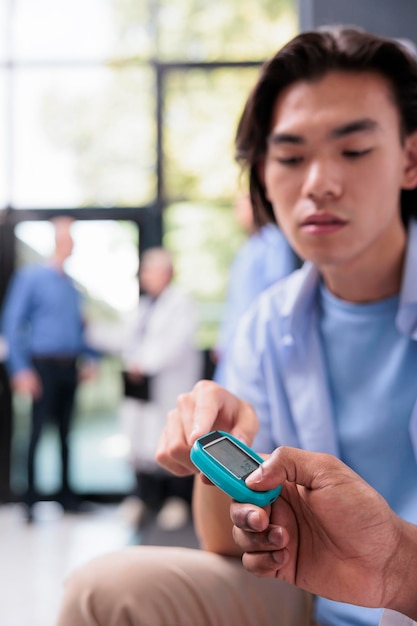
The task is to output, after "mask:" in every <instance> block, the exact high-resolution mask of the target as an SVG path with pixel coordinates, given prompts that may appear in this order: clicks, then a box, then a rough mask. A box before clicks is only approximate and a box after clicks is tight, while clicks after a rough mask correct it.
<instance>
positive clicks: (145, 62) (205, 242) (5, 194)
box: [0, 0, 297, 497]
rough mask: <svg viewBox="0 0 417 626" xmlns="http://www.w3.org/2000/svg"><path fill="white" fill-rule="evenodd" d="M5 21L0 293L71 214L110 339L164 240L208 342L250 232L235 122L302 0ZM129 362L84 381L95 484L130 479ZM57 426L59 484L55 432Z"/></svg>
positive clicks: (77, 2)
mask: <svg viewBox="0 0 417 626" xmlns="http://www.w3.org/2000/svg"><path fill="white" fill-rule="evenodd" d="M0 25H1V30H0V137H1V138H2V141H1V142H0V144H1V145H0V207H3V211H2V230H3V236H2V238H1V247H2V251H1V254H2V260H3V262H2V267H1V268H0V269H1V277H0V283H1V284H0V291H1V293H2V294H4V292H5V289H6V287H7V283H8V280H9V278H10V274H11V272H12V271H13V269H14V268H15V267H17V266H20V265H21V264H23V263H32V262H34V261H37V260H39V259H40V258H41V257H47V256H48V255H49V254H50V253H51V251H52V247H53V237H52V233H53V231H52V228H51V225H50V223H49V222H48V221H47V220H48V218H50V217H53V216H56V215H59V214H62V213H65V214H70V215H72V216H74V217H75V218H76V219H77V220H78V221H77V223H76V224H75V226H74V229H73V233H74V237H75V250H74V253H73V255H72V257H71V259H69V261H68V265H67V270H68V272H69V274H70V275H71V276H72V277H73V278H74V279H75V280H76V282H77V283H78V285H79V287H80V288H81V289H82V290H83V291H84V292H85V295H86V297H87V301H88V306H87V319H88V322H89V324H90V326H91V328H92V329H93V334H94V333H95V334H96V335H97V334H98V335H100V332H104V333H105V334H106V341H107V343H109V341H110V331H109V327H111V324H112V323H113V322H114V324H115V325H116V324H117V322H118V321H119V320H120V319H121V316H123V315H125V314H126V313H128V312H129V310H133V309H134V307H135V305H136V304H137V298H138V289H137V279H136V272H137V269H138V254H139V252H141V251H142V250H144V249H145V248H147V247H149V246H152V245H159V244H160V243H162V244H163V245H164V246H165V247H167V248H169V249H170V250H171V251H172V253H173V254H174V259H175V266H176V268H177V273H176V280H177V282H178V283H180V284H181V285H182V286H183V287H184V288H185V289H186V290H187V291H189V292H191V293H192V295H193V296H194V297H195V298H196V299H197V301H198V303H199V310H200V320H201V323H200V331H199V337H198V341H199V346H200V348H201V349H202V350H203V351H206V350H208V349H210V347H211V346H212V345H213V342H214V340H215V337H216V332H217V327H218V323H219V320H220V318H221V314H222V303H223V299H224V295H225V289H226V285H227V278H228V267H229V265H230V261H231V259H232V258H233V256H234V254H235V252H236V250H237V249H238V247H239V246H240V245H241V243H242V241H243V238H244V237H245V234H244V232H243V231H242V230H241V229H240V228H239V226H238V224H237V222H236V220H235V218H234V216H233V212H232V211H231V205H232V203H233V198H234V196H235V195H236V191H237V188H238V185H239V180H238V170H237V167H236V165H235V163H234V159H233V140H234V133H235V129H236V123H237V119H238V116H239V114H240V112H241V110H242V107H243V103H244V101H245V99H246V96H247V94H248V92H249V89H250V87H251V85H252V84H253V83H254V81H255V78H256V75H257V72H258V70H259V65H260V63H261V62H262V61H263V60H264V59H265V58H266V57H267V56H269V55H270V54H271V53H272V52H273V51H274V50H276V49H277V48H278V47H280V46H281V45H282V44H283V43H285V41H287V40H288V39H289V38H290V37H292V36H293V35H294V34H295V33H296V30H297V11H296V6H295V2H294V1H293V0H281V1H279V2H277V1H276V0H262V1H259V2H253V1H252V0H227V2H221V3H214V4H213V3H207V2H205V1H195V0H176V1H175V2H172V1H170V0H141V1H140V2H139V1H138V0H71V1H61V2H56V0H1V2H0ZM118 369H120V366H119V363H118V362H117V357H111V356H108V357H106V358H104V359H103V361H102V363H101V366H100V375H99V377H98V378H97V379H96V380H94V381H91V383H90V384H86V385H83V386H82V387H81V388H80V393H79V394H78V396H79V397H78V401H77V418H76V425H75V429H74V431H73V439H74V443H73V446H72V447H73V450H74V454H75V455H76V460H75V462H74V463H73V467H74V472H73V483H74V488H75V489H76V490H77V491H79V492H82V493H86V494H88V495H90V496H91V495H97V494H101V495H103V496H104V495H108V496H111V495H115V494H116V495H117V494H123V493H125V492H126V491H129V488H130V486H131V480H132V478H131V476H130V470H129V468H128V467H127V464H126V462H125V459H124V456H125V449H124V442H123V439H122V438H121V437H120V436H119V435H118V432H119V427H118V423H117V419H116V415H117V410H118V404H119V402H120V396H121V389H120V384H119V377H118V376H117V371H118ZM13 404H14V407H13V408H14V411H13V413H14V416H13V428H12V440H11V463H10V480H9V481H7V478H6V480H5V481H4V480H3V481H2V490H3V492H4V494H3V495H4V496H5V497H7V496H8V495H12V496H13V495H19V494H20V493H21V492H22V491H23V490H24V488H25V485H24V479H23V477H22V476H21V474H20V472H19V469H20V468H23V467H24V462H23V461H22V455H24V454H25V453H26V452H25V451H26V445H27V436H28V424H29V420H28V419H27V413H28V408H29V407H28V406H27V405H26V403H25V401H24V399H22V398H14V400H13ZM50 436H51V437H53V436H54V433H51V435H50ZM44 439H45V441H44V442H43V452H41V453H40V454H39V455H38V456H39V462H40V464H41V466H42V467H43V468H44V471H42V480H43V483H44V484H43V486H44V488H45V492H48V491H50V490H51V489H53V487H54V485H53V481H54V476H55V475H56V472H55V471H54V464H56V462H57V459H54V456H53V453H54V450H55V449H56V450H57V447H56V446H52V445H48V437H46V438H44ZM3 443H4V442H3ZM7 482H9V485H7ZM51 483H52V484H51ZM9 486H10V491H11V494H8V493H7V492H8V491H9V489H8V487H9ZM41 486H42V485H41Z"/></svg>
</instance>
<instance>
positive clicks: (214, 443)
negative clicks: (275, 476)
mask: <svg viewBox="0 0 417 626" xmlns="http://www.w3.org/2000/svg"><path fill="white" fill-rule="evenodd" d="M190 458H191V461H192V462H193V463H194V465H195V466H196V467H197V468H198V469H199V470H200V471H201V472H202V473H203V474H204V475H205V476H207V478H209V479H210V480H211V482H212V483H214V484H215V485H216V486H217V487H219V489H221V490H222V491H224V492H226V493H227V494H229V496H231V497H232V498H233V499H234V500H237V502H248V503H250V504H256V505H257V506H266V505H267V504H271V503H272V502H274V501H275V500H276V499H277V498H278V496H279V494H280V493H281V485H280V486H279V487H276V488H275V489H271V490H269V491H254V490H253V489H250V488H249V487H247V485H246V483H245V479H246V478H247V477H248V476H249V474H251V473H252V472H253V471H255V470H256V469H257V468H258V467H259V465H260V464H261V463H263V459H262V457H260V456H259V454H256V452H254V451H253V450H252V449H251V448H249V447H248V446H247V445H245V444H244V443H242V442H241V441H239V440H238V439H236V437H233V435H230V434H229V433H225V432H223V431H222V430H215V431H213V432H211V433H209V434H208V435H204V436H203V437H199V439H196V441H195V442H194V444H193V446H192V448H191V452H190Z"/></svg>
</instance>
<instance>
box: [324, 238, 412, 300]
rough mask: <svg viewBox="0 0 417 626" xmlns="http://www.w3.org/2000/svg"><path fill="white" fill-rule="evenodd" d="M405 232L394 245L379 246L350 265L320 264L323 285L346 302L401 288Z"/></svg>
mask: <svg viewBox="0 0 417 626" xmlns="http://www.w3.org/2000/svg"><path fill="white" fill-rule="evenodd" d="M405 249H406V233H404V239H403V241H401V238H399V240H398V241H397V243H396V245H392V244H391V245H390V246H382V248H380V249H379V250H374V251H372V252H371V253H370V254H368V255H365V256H367V258H363V257H361V258H360V259H357V260H355V261H352V262H351V263H350V264H349V265H340V266H339V265H334V266H326V267H321V268H320V271H321V274H322V276H323V279H324V282H325V284H326V287H327V288H328V289H329V291H331V292H332V293H333V294H334V295H335V296H337V297H338V298H341V299H342V300H346V301H348V302H358V303H359V302H363V303H365V302H375V301H378V300H383V299H384V298H389V297H390V296H393V295H395V294H397V293H399V292H400V289H401V282H402V275H403V269H404V260H405Z"/></svg>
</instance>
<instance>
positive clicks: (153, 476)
mask: <svg viewBox="0 0 417 626" xmlns="http://www.w3.org/2000/svg"><path fill="white" fill-rule="evenodd" d="M193 480H194V477H193V476H173V475H171V474H168V472H162V471H161V472H153V473H151V472H142V471H138V472H136V485H137V488H136V495H137V496H138V497H139V498H140V499H141V500H143V502H145V504H147V506H148V507H149V508H150V509H151V510H153V511H158V510H159V509H160V508H161V507H162V506H163V504H164V502H165V501H166V500H167V499H168V498H172V497H177V498H181V499H182V500H185V501H186V502H188V504H190V503H191V495H192V490H193Z"/></svg>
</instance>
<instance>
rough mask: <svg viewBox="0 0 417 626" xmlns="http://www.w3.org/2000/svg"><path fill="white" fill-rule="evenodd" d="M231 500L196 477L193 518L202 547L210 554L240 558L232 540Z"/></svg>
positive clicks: (239, 553)
mask: <svg viewBox="0 0 417 626" xmlns="http://www.w3.org/2000/svg"><path fill="white" fill-rule="evenodd" d="M230 502H231V499H230V497H229V496H227V495H226V494H225V493H223V492H222V491H220V489H218V488H217V487H214V486H212V485H206V484H204V483H203V482H202V480H201V476H196V478H195V482H194V492H193V516H194V524H195V529H196V533H197V536H198V538H199V541H200V543H201V547H202V548H204V549H205V550H208V551H209V552H215V553H217V554H224V555H227V556H240V555H241V551H240V549H239V548H238V547H237V546H236V544H235V542H234V541H233V538H232V527H233V524H232V521H231V519H230V513H229V509H230Z"/></svg>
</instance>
